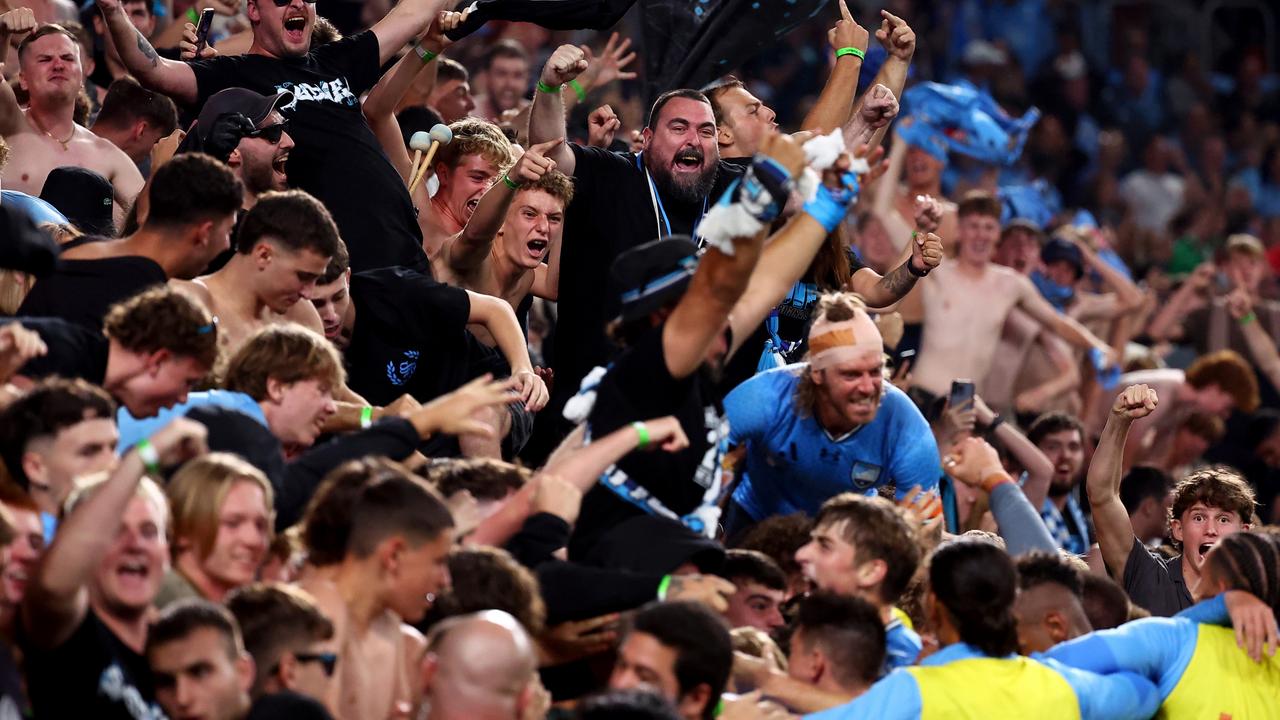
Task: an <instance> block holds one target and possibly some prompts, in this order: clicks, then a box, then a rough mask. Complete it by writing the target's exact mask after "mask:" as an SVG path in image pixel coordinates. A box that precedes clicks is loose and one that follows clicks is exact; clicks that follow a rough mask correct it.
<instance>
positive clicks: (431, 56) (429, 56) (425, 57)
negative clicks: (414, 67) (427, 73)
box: [413, 45, 440, 65]
mask: <svg viewBox="0 0 1280 720" xmlns="http://www.w3.org/2000/svg"><path fill="white" fill-rule="evenodd" d="M413 51H414V52H416V53H418V57H419V58H421V60H422V64H423V65H426V64H427V63H429V62H431V61H432V60H435V59H436V58H438V57H440V53H435V52H431V51H430V50H428V49H426V48H424V47H422V46H421V45H414V46H413Z"/></svg>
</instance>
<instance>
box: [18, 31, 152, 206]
mask: <svg viewBox="0 0 1280 720" xmlns="http://www.w3.org/2000/svg"><path fill="white" fill-rule="evenodd" d="M30 23H31V15H30V11H29V10H26V9H19V10H12V11H10V12H8V13H5V14H4V15H2V16H0V46H3V43H7V42H8V41H9V36H10V35H11V34H12V33H13V32H17V31H20V30H22V29H24V28H25V27H27V26H28V25H29V24H30ZM18 63H19V67H20V69H21V74H20V75H19V80H18V81H19V83H21V85H22V87H23V89H25V90H26V91H27V94H28V95H29V96H30V98H31V100H30V103H29V105H28V108H27V109H26V110H23V109H22V108H21V107H20V106H19V105H18V100H17V98H16V97H15V96H14V93H13V88H12V87H11V86H10V85H9V83H8V82H7V81H5V80H3V79H2V78H0V135H3V136H4V138H5V140H6V141H7V142H8V143H9V148H10V150H11V151H12V153H13V155H12V159H11V160H10V162H9V168H8V172H7V173H6V174H5V179H6V180H7V181H8V183H7V184H8V185H9V186H10V188H11V189H13V190H21V191H22V192H25V193H27V194H28V195H35V196H39V195H40V189H41V188H42V187H44V180H45V177H46V176H48V174H49V171H50V170H53V169H54V168H57V167H63V166H66V165H74V166H77V167H83V168H88V169H89V170H93V171H94V172H96V173H98V174H100V175H102V176H103V177H105V178H107V179H108V180H110V181H111V186H112V188H114V190H115V221H116V226H117V227H122V226H123V225H124V218H125V215H126V213H127V212H128V209H129V207H130V206H131V205H133V199H134V198H135V197H136V196H137V195H138V193H139V192H140V191H141V190H142V185H143V180H142V174H141V173H139V172H138V167H137V166H136V165H134V164H133V161H132V160H130V159H129V156H128V155H125V154H124V152H123V151H122V150H120V148H118V147H116V146H115V145H112V144H111V142H110V141H108V140H105V139H103V138H100V137H98V136H97V135H94V134H93V133H92V132H90V131H89V129H88V128H86V127H83V126H80V125H77V124H76V122H75V120H73V119H72V116H73V114H74V113H75V104H76V96H77V95H79V93H80V91H81V90H82V89H83V88H84V68H83V66H82V64H81V58H80V43H79V42H78V41H77V40H76V38H75V36H74V35H72V34H71V33H70V32H69V31H67V30H66V29H64V28H63V27H61V26H59V25H42V26H40V27H39V28H36V30H35V31H34V32H32V33H31V34H30V35H28V36H27V37H26V39H24V40H23V41H22V44H21V45H19V46H18Z"/></svg>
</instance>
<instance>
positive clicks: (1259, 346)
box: [1227, 287, 1280, 387]
mask: <svg viewBox="0 0 1280 720" xmlns="http://www.w3.org/2000/svg"><path fill="white" fill-rule="evenodd" d="M1227 309H1228V310H1229V311H1230V312H1231V317H1233V318H1235V319H1236V322H1238V323H1240V332H1241V333H1243V334H1244V340H1245V343H1246V344H1248V346H1249V354H1250V355H1252V356H1253V362H1254V363H1255V364H1256V365H1257V366H1258V370H1260V371H1261V373H1262V375H1263V376H1265V377H1266V378H1267V379H1268V380H1270V381H1271V384H1272V385H1273V386H1275V387H1280V352H1277V351H1276V341H1275V340H1273V339H1271V336H1270V335H1268V334H1267V331H1266V330H1264V329H1263V327H1262V325H1261V324H1259V323H1258V316H1257V314H1256V313H1254V310H1253V299H1252V298H1250V297H1249V291H1248V290H1246V289H1244V288H1243V287H1237V288H1236V289H1235V290H1234V291H1233V292H1232V293H1231V295H1229V296H1228V297H1227Z"/></svg>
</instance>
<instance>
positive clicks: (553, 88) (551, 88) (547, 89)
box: [538, 80, 560, 94]
mask: <svg viewBox="0 0 1280 720" xmlns="http://www.w3.org/2000/svg"><path fill="white" fill-rule="evenodd" d="M538 90H540V91H541V92H544V93H552V94H559V92H560V86H559V85H548V84H546V83H544V82H542V81H541V80H539V81H538Z"/></svg>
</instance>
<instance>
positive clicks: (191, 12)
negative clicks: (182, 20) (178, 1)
mask: <svg viewBox="0 0 1280 720" xmlns="http://www.w3.org/2000/svg"><path fill="white" fill-rule="evenodd" d="M186 18H187V19H188V20H190V21H191V22H193V23H196V24H197V25H198V24H200V13H198V12H196V9H195V7H189V8H187V14H186Z"/></svg>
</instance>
